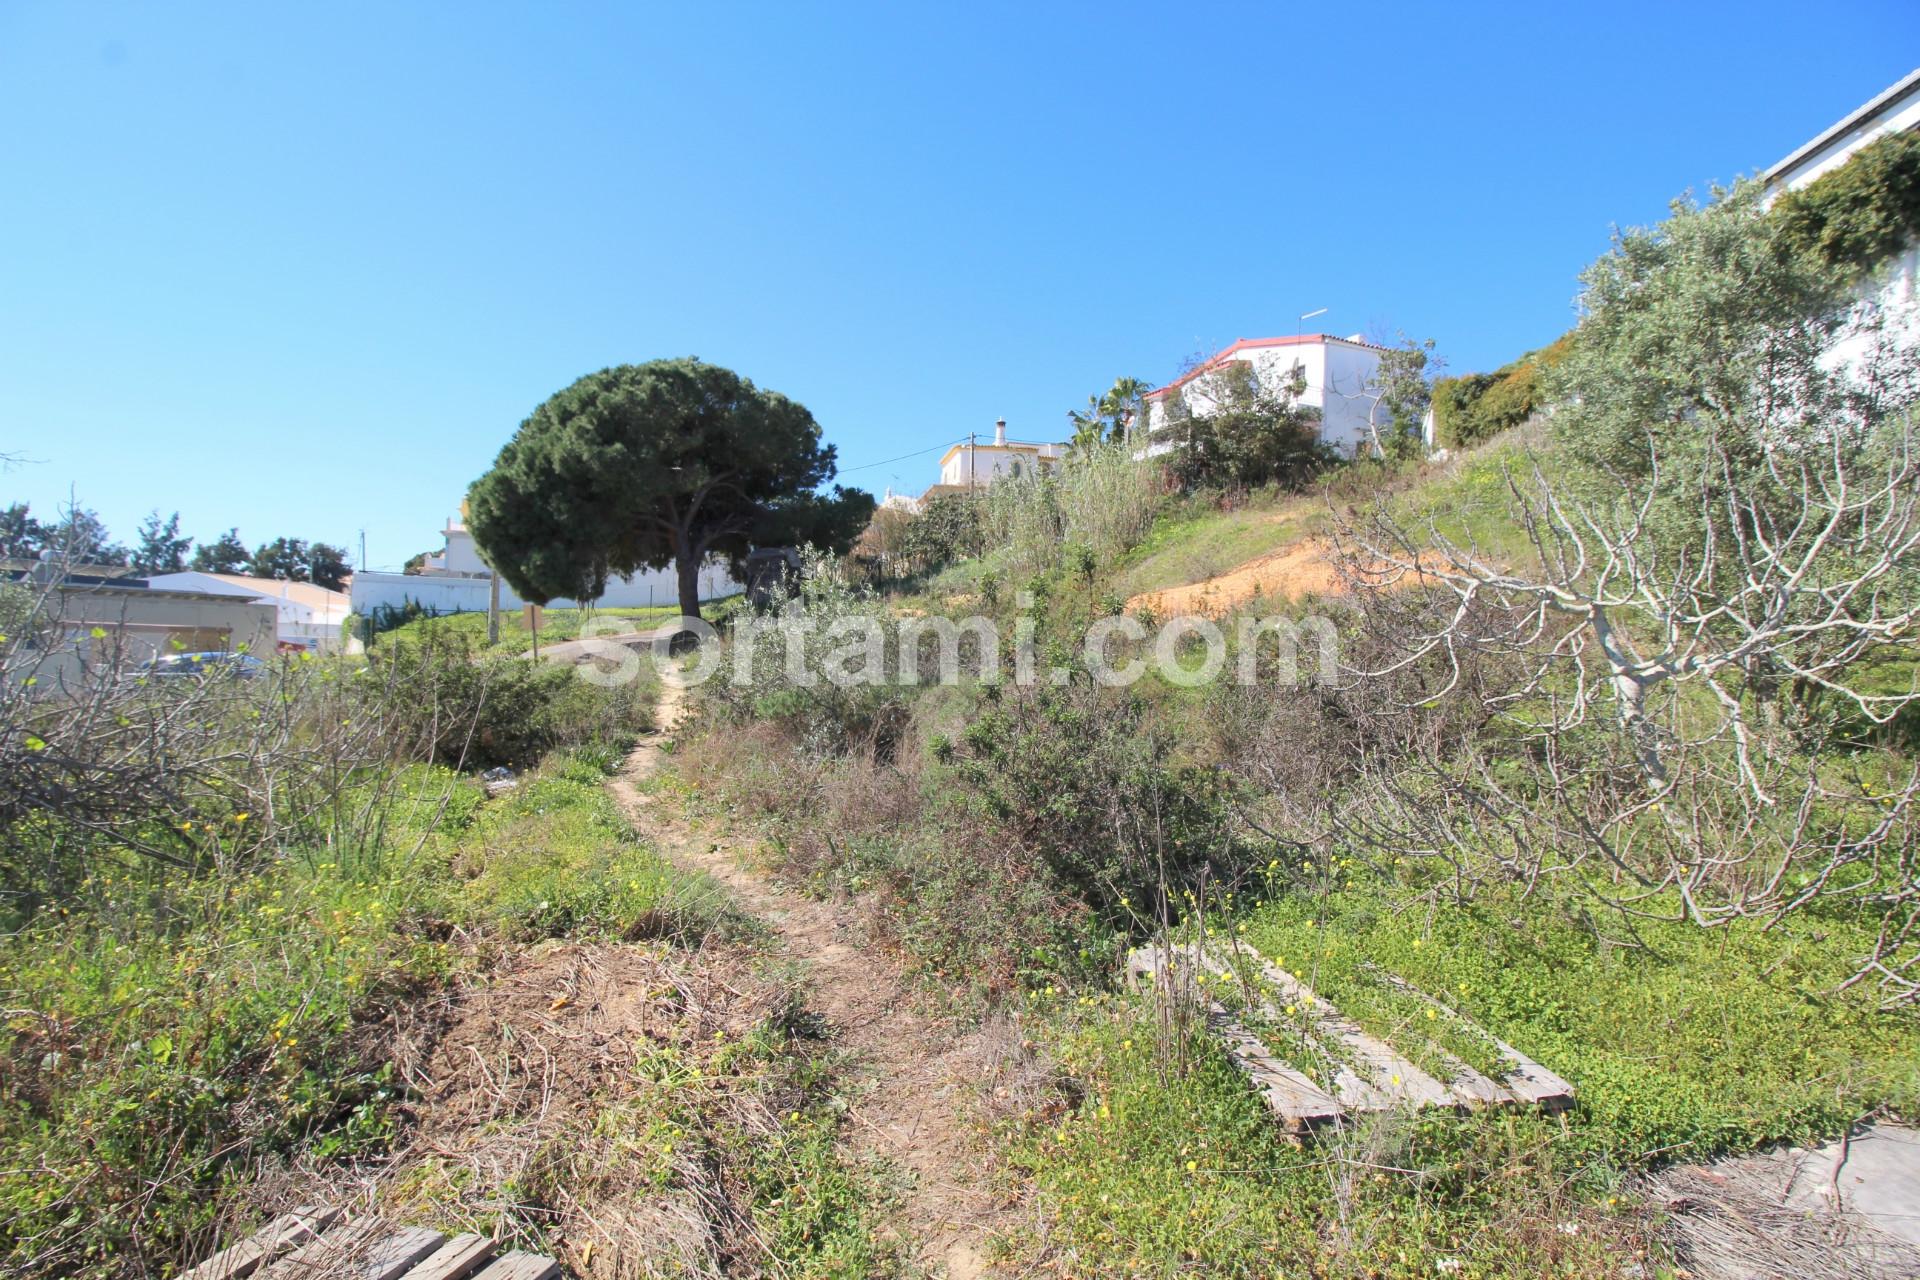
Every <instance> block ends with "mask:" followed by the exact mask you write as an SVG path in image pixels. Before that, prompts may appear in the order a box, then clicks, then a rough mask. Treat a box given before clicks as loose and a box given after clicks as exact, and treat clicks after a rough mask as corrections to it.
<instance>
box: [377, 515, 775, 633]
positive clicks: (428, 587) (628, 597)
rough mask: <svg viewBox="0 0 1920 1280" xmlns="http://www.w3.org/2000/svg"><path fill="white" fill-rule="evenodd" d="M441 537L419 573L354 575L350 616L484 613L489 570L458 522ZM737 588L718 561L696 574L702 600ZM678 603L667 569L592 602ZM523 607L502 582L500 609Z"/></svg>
mask: <svg viewBox="0 0 1920 1280" xmlns="http://www.w3.org/2000/svg"><path fill="white" fill-rule="evenodd" d="M442 532H443V533H444V535H445V537H446V546H445V547H444V548H442V550H441V551H440V553H439V554H438V555H433V556H428V557H427V559H426V563H425V564H424V565H423V566H422V567H421V570H420V572H419V573H370V572H365V571H363V572H360V573H356V574H354V575H353V611H354V612H355V613H357V614H360V615H361V616H363V617H364V616H365V615H366V614H368V613H370V612H371V611H373V610H374V609H377V608H380V607H381V606H383V605H384V606H387V607H390V608H401V607H403V606H404V605H405V604H406V603H407V602H408V601H413V602H415V603H417V604H419V605H420V606H421V607H422V608H425V609H428V610H431V611H432V612H434V613H479V612H484V611H485V610H486V609H487V607H488V605H489V603H490V601H491V599H492V595H493V571H492V570H491V569H489V568H488V567H487V562H486V561H485V560H483V559H481V558H480V551H479V548H477V547H476V546H474V543H473V535H472V534H471V533H469V532H468V531H467V526H466V524H465V523H464V522H463V521H461V520H458V519H450V520H448V521H447V527H446V528H445V529H444V530H443V531H442ZM742 589H743V588H742V587H741V585H740V584H739V583H738V582H736V581H734V578H733V574H732V573H731V572H729V571H728V569H727V566H726V563H725V562H724V561H722V560H709V561H708V562H707V564H706V565H705V566H703V567H702V568H701V570H700V599H701V600H703V601H704V600H717V599H719V598H720V597H722V596H730V595H736V594H738V593H739V592H740V591H741V590H742ZM679 599H680V586H679V579H678V578H677V577H676V576H675V574H674V571H673V569H672V567H671V566H669V567H668V568H665V569H653V570H643V571H641V572H639V573H636V574H633V575H632V576H630V577H626V578H614V579H612V580H611V581H609V582H608V583H607V590H606V593H605V594H604V595H602V596H601V597H600V598H599V599H598V600H595V601H592V602H591V603H593V604H595V605H597V606H599V607H601V608H634V607H638V606H643V605H667V604H675V603H678V601H679ZM525 603H526V601H524V600H522V599H521V598H520V596H519V595H517V594H515V592H514V590H513V588H512V587H511V586H509V585H508V584H507V583H506V581H505V580H502V581H501V583H500V607H501V608H502V609H518V608H520V607H521V606H522V605H523V604H525ZM547 604H548V606H549V607H551V608H554V609H577V608H579V607H580V601H578V600H550V601H548V602H547Z"/></svg>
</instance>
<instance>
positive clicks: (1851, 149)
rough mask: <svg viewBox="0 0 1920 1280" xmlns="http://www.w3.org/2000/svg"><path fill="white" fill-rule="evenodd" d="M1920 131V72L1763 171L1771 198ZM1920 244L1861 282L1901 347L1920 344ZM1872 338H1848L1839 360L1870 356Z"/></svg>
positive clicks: (1839, 347)
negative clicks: (1881, 144) (1882, 143)
mask: <svg viewBox="0 0 1920 1280" xmlns="http://www.w3.org/2000/svg"><path fill="white" fill-rule="evenodd" d="M1912 129H1920V70H1916V71H1912V72H1909V73H1908V74H1907V75H1906V76H1905V77H1904V78H1902V79H1901V80H1900V81H1899V82H1898V83H1896V84H1894V85H1893V86H1892V87H1890V88H1888V89H1887V90H1886V91H1884V92H1883V93H1880V94H1879V95H1877V96H1876V97H1874V98H1873V99H1872V100H1870V101H1868V102H1866V103H1864V104H1862V105H1861V106H1860V107H1858V108H1856V109H1855V110H1853V111H1851V112H1849V113H1847V115H1845V116H1843V117H1841V118H1840V119H1839V120H1837V121H1835V122H1834V123H1833V124H1832V125H1830V126H1828V127H1827V128H1826V129H1824V130H1822V131H1821V132H1820V133H1819V134H1817V135H1815V136H1814V137H1813V138H1811V139H1809V140H1808V141H1807V142H1806V143H1804V144H1803V145H1801V146H1800V147H1798V148H1796V149H1795V150H1794V151H1793V153H1792V154H1791V155H1789V156H1787V157H1786V159H1784V160H1782V161H1780V162H1779V163H1778V164H1776V165H1774V166H1773V167H1772V168H1770V169H1768V170H1767V171H1766V173H1765V174H1764V175H1763V178H1762V180H1763V181H1764V182H1765V184H1766V192H1767V199H1768V201H1769V202H1771V201H1772V200H1774V199H1776V198H1778V197H1779V196H1780V195H1781V194H1782V193H1784V192H1788V191H1798V190H1799V189H1800V188H1802V187H1804V186H1806V185H1807V184H1808V183H1810V182H1812V181H1814V180H1815V179H1817V178H1820V177H1824V176H1825V175H1826V174H1829V173H1831V172H1833V171H1834V170H1835V169H1838V168H1839V167H1840V166H1841V165H1843V164H1845V163H1846V162H1847V161H1849V160H1851V159H1853V157H1854V155H1855V153H1857V152H1858V151H1860V150H1861V148H1863V147H1866V146H1868V145H1870V144H1872V143H1875V142H1878V141H1879V140H1880V139H1882V138H1885V137H1889V136H1891V135H1893V134H1897V133H1905V132H1907V131H1909V130H1912ZM1916 281H1920V244H1910V245H1908V246H1907V249H1906V252H1905V253H1902V254H1901V255H1900V256H1899V257H1897V258H1895V259H1893V261H1891V262H1888V263H1886V264H1885V265H1883V266H1882V267H1881V268H1880V269H1879V270H1878V271H1876V272H1874V273H1873V275H1872V276H1871V277H1870V278H1868V279H1866V280H1863V281H1861V282H1860V290H1859V296H1860V300H1861V301H1862V302H1863V303H1866V304H1868V306H1869V307H1870V308H1872V309H1873V310H1874V311H1876V312H1877V314H1878V318H1879V319H1880V320H1881V321H1882V323H1883V324H1884V325H1885V333H1886V334H1887V335H1888V336H1889V337H1891V339H1892V340H1893V341H1894V342H1895V343H1897V344H1899V345H1901V346H1913V345H1915V344H1920V289H1917V286H1916ZM1870 343H1871V339H1870V338H1868V337H1867V336H1865V335H1856V336H1853V337H1849V338H1844V339H1842V340H1841V341H1840V342H1839V343H1838V344H1836V346H1835V348H1834V350H1833V351H1832V352H1831V353H1830V354H1831V356H1832V358H1833V359H1834V360H1836V361H1838V362H1847V361H1851V360H1853V359H1856V358H1858V357H1859V356H1860V355H1862V354H1864V352H1865V350H1866V348H1867V347H1868V346H1869V345H1870Z"/></svg>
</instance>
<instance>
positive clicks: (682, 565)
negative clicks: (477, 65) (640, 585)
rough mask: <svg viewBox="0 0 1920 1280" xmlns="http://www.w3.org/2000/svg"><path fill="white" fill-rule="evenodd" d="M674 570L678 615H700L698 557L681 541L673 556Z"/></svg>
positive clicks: (690, 616) (687, 616)
mask: <svg viewBox="0 0 1920 1280" xmlns="http://www.w3.org/2000/svg"><path fill="white" fill-rule="evenodd" d="M673 568H674V572H675V573H676V574H677V575H678V576H679V579H680V615H681V616H682V617H685V618H697V617H699V616H700V557H699V556H698V555H696V554H695V553H694V552H692V551H690V550H688V548H687V546H686V544H685V543H684V542H683V543H682V544H681V545H680V550H679V551H678V552H677V553H676V554H675V555H674V557H673Z"/></svg>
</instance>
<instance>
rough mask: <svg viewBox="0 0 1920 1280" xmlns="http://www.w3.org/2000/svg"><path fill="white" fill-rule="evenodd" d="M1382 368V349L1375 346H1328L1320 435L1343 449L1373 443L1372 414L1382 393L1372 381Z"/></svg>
mask: <svg viewBox="0 0 1920 1280" xmlns="http://www.w3.org/2000/svg"><path fill="white" fill-rule="evenodd" d="M1379 371H1380V353H1379V352H1378V351H1377V350H1375V349H1374V348H1372V347H1362V346H1355V345H1353V344H1350V343H1345V342H1336V343H1330V344H1329V345H1328V347H1327V374H1326V379H1327V380H1326V384H1325V392H1324V395H1323V397H1322V402H1321V412H1322V418H1321V424H1320V438H1321V439H1322V440H1323V441H1325V442H1326V443H1328V444H1330V445H1332V446H1333V447H1334V448H1336V449H1338V450H1340V451H1341V452H1342V453H1348V454H1351V453H1352V452H1353V451H1354V450H1356V449H1360V448H1365V447H1368V446H1369V445H1370V444H1371V440H1372V428H1371V427H1370V426H1369V416H1370V415H1371V414H1372V413H1373V409H1374V403H1375V400H1376V397H1377V396H1378V394H1379V392H1378V389H1377V388H1376V387H1375V386H1374V384H1373V380H1374V378H1375V376H1376V375H1378V373H1379Z"/></svg>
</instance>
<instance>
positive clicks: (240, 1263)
mask: <svg viewBox="0 0 1920 1280" xmlns="http://www.w3.org/2000/svg"><path fill="white" fill-rule="evenodd" d="M564 1274H565V1273H564V1272H563V1271H562V1270H561V1268H560V1264H559V1263H557V1262H555V1261H554V1260H553V1259H552V1258H543V1257H540V1256H539V1255H538V1254H532V1253H521V1252H518V1251H510V1252H507V1253H499V1254H496V1252H495V1246H494V1243H493V1241H491V1240H489V1239H487V1238H486V1237H485V1236H476V1235H457V1236H452V1237H449V1236H446V1235H444V1234H442V1233H441V1232H438V1231H434V1230H432V1229H431V1228H428V1227H395V1226H393V1225H391V1224H389V1223H384V1222H381V1221H379V1220H378V1219H375V1218H360V1219H355V1220H352V1221H348V1220H346V1216H345V1215H344V1214H343V1213H342V1212H341V1211H340V1210H338V1209H317V1208H309V1209H296V1210H294V1211H293V1212H292V1213H287V1214H282V1215H281V1216H280V1217H278V1218H275V1219H274V1220H273V1221H272V1222H270V1223H268V1224H267V1225H266V1226H265V1227H263V1228H261V1229H260V1230H259V1231H257V1232H255V1233H254V1234H253V1235H251V1236H249V1237H247V1238H246V1239H245V1240H242V1241H241V1242H240V1243H238V1244H235V1245H232V1246H229V1247H228V1248H225V1249H222V1250H221V1251H220V1252H219V1253H216V1254H214V1255H213V1256H212V1257H211V1258H208V1259H207V1260H206V1261H205V1262H203V1263H201V1264H200V1265H199V1266H197V1267H195V1268H193V1269H192V1270H191V1271H186V1272H183V1273H182V1274H181V1275H180V1277H179V1280H243V1278H244V1277H248V1276H251V1277H254V1280H323V1277H324V1280H558V1277H560V1276H562V1275H564Z"/></svg>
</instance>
